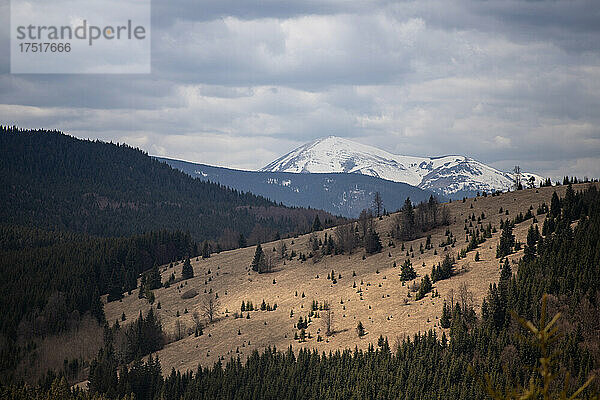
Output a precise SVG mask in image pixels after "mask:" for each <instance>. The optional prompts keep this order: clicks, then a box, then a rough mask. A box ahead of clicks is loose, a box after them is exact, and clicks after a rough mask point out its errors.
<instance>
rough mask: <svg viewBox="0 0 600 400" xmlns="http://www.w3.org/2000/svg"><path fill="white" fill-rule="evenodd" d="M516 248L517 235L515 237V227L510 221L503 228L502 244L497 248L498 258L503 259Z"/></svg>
mask: <svg viewBox="0 0 600 400" xmlns="http://www.w3.org/2000/svg"><path fill="white" fill-rule="evenodd" d="M514 246H515V235H513V225H512V223H511V222H510V221H508V220H507V221H506V222H505V223H504V225H503V227H502V235H501V236H500V242H499V243H498V246H497V248H496V258H501V257H505V256H507V255H509V254H510V253H512V251H513V247H514Z"/></svg>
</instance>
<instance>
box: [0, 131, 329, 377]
mask: <svg viewBox="0 0 600 400" xmlns="http://www.w3.org/2000/svg"><path fill="white" fill-rule="evenodd" d="M0 204H2V206H1V207H0V294H1V295H0V309H1V310H2V313H1V314H0V356H1V357H0V382H4V383H6V382H11V381H14V380H15V379H17V377H16V376H15V368H16V366H17V365H19V364H20V363H22V362H24V361H25V360H27V359H28V357H31V356H32V355H33V354H35V344H34V341H33V340H34V339H39V338H44V337H46V336H48V335H54V334H60V333H61V332H65V331H70V330H74V329H77V326H78V324H79V322H80V321H81V319H82V317H83V316H85V315H91V316H93V317H94V318H95V319H96V321H97V322H98V323H100V324H103V323H105V316H104V311H103V306H102V302H101V300H100V296H101V295H104V294H107V295H108V301H114V300H119V299H120V298H121V297H122V294H123V293H124V292H128V291H132V290H133V289H135V288H136V287H138V279H139V278H140V275H141V274H142V273H145V272H146V271H149V275H148V276H153V275H152V272H153V271H154V272H155V271H156V266H158V265H162V264H165V263H169V262H173V261H176V260H183V259H184V258H185V257H190V256H197V255H199V254H200V252H201V249H203V250H204V253H205V255H209V254H210V251H213V252H214V251H220V250H224V249H230V248H235V247H238V246H240V245H246V244H253V243H255V242H257V241H265V240H272V239H275V238H277V237H279V236H280V235H281V236H288V235H293V234H296V233H303V232H306V231H308V230H310V227H311V226H312V222H313V220H314V219H315V217H316V216H317V215H320V217H321V219H322V220H323V221H325V224H333V223H334V222H335V221H336V220H337V218H335V217H333V216H331V215H330V214H327V213H325V212H322V211H317V210H307V209H301V208H287V207H283V206H280V205H277V204H275V203H273V202H271V201H269V200H267V199H265V198H262V197H259V196H255V195H252V194H249V193H240V192H237V191H235V190H231V189H228V188H226V187H223V186H220V185H217V184H213V183H210V182H201V181H199V180H196V179H193V178H191V177H189V176H187V175H185V174H184V173H182V172H179V171H176V170H173V169H171V167H169V166H167V165H165V164H163V163H160V162H158V161H156V160H154V159H152V158H151V157H149V156H148V155H147V154H145V153H143V152H141V151H140V150H137V149H134V148H131V147H129V146H126V145H116V144H112V143H104V142H100V141H86V140H79V139H76V138H73V137H70V136H67V135H64V134H62V133H60V132H57V131H45V130H37V131H33V130H21V129H17V128H8V127H0ZM200 241H204V243H200ZM202 245H203V246H202ZM154 275H156V274H154ZM144 278H145V275H142V279H141V280H142V283H143V282H144ZM156 284H157V285H158V286H160V285H161V282H160V276H159V281H158V282H157V283H156ZM155 286H156V285H155ZM154 288H155V287H150V288H149V289H150V290H151V289H154ZM147 294H148V295H149V296H151V293H150V292H148V293H147ZM141 295H145V293H142V294H141Z"/></svg>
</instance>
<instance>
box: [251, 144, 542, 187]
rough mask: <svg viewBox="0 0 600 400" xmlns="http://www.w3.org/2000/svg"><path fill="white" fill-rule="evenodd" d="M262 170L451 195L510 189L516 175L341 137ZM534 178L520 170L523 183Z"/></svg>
mask: <svg viewBox="0 0 600 400" xmlns="http://www.w3.org/2000/svg"><path fill="white" fill-rule="evenodd" d="M260 171H263V172H293V173H332V172H338V173H349V174H360V175H368V176H374V177H378V178H382V179H387V180H389V181H393V182H403V183H408V184H409V185H412V186H416V187H418V188H420V189H424V190H430V191H432V192H434V193H436V194H438V195H441V196H446V197H450V198H461V197H463V196H472V195H474V194H475V193H476V192H484V191H485V192H491V191H506V190H508V189H510V188H511V187H513V186H514V185H513V176H512V174H510V173H507V172H502V171H499V170H497V169H495V168H492V167H490V166H488V165H485V164H483V163H481V162H479V161H476V160H474V159H472V158H470V157H466V156H459V155H457V156H443V157H433V158H429V157H412V156H403V155H396V154H392V153H388V152H386V151H383V150H381V149H378V148H376V147H372V146H367V145H364V144H361V143H357V142H353V141H351V140H348V139H343V138H340V137H335V136H329V137H327V138H321V139H317V140H315V141H313V142H310V143H307V144H304V145H302V146H300V147H298V148H296V149H294V150H292V151H291V152H289V153H287V154H286V155H284V156H282V157H280V158H278V159H277V160H275V161H273V162H271V163H270V164H268V165H267V166H265V167H263V168H261V169H260ZM531 176H533V177H534V179H535V182H536V184H537V185H539V183H540V181H542V180H543V178H542V177H541V176H538V175H534V174H530V173H526V172H524V173H522V174H521V179H522V182H523V184H524V185H525V184H526V183H527V180H528V179H529V178H530V177H531Z"/></svg>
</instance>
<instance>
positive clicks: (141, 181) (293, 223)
mask: <svg viewBox="0 0 600 400" xmlns="http://www.w3.org/2000/svg"><path fill="white" fill-rule="evenodd" d="M0 202H1V203H2V207H1V208H0V221H2V222H3V223H5V224H6V223H8V224H16V225H25V226H35V227H42V228H49V229H53V230H62V231H75V232H83V233H88V234H92V235H98V236H124V235H131V234H138V233H144V232H148V231H151V230H156V229H165V228H166V229H171V230H173V229H177V230H182V231H189V232H190V234H191V236H192V238H193V239H194V240H196V241H201V240H207V239H210V240H218V239H219V240H220V242H221V243H220V244H221V245H222V247H224V248H230V247H236V246H237V239H238V237H239V234H243V235H244V236H245V237H246V238H248V242H249V243H252V242H255V241H259V240H260V241H265V240H268V239H273V238H274V237H275V236H276V235H277V233H279V234H281V235H283V234H287V233H294V232H304V231H306V230H308V229H309V228H310V226H311V225H312V222H313V220H314V218H315V215H316V214H317V213H318V214H319V216H320V219H321V221H324V220H332V219H333V217H332V216H331V215H329V214H327V213H325V212H321V211H316V210H306V209H299V208H286V207H282V206H278V205H277V204H275V203H273V202H271V201H269V200H267V199H265V198H263V197H260V196H255V195H253V194H250V193H240V192H238V191H236V190H232V189H228V188H226V187H224V186H221V185H218V184H214V183H210V182H202V181H199V180H196V179H193V178H191V177H189V176H188V175H186V174H184V173H182V172H179V171H177V170H174V169H172V168H171V167H169V166H168V165H166V164H164V163H161V162H158V161H156V160H154V159H152V158H151V157H149V156H148V155H147V154H145V153H144V152H142V151H141V150H139V149H134V148H132V147H130V146H127V145H123V144H113V143H105V142H101V141H89V140H80V139H77V138H74V137H71V136H68V135H65V134H63V133H61V132H58V131H47V130H22V129H18V128H9V127H0Z"/></svg>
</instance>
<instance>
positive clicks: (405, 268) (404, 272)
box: [400, 259, 417, 281]
mask: <svg viewBox="0 0 600 400" xmlns="http://www.w3.org/2000/svg"><path fill="white" fill-rule="evenodd" d="M416 277H417V272H416V271H415V269H414V268H413V266H412V263H411V262H410V260H409V259H406V261H404V264H402V267H400V280H401V281H411V280H413V279H415V278H416Z"/></svg>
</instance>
